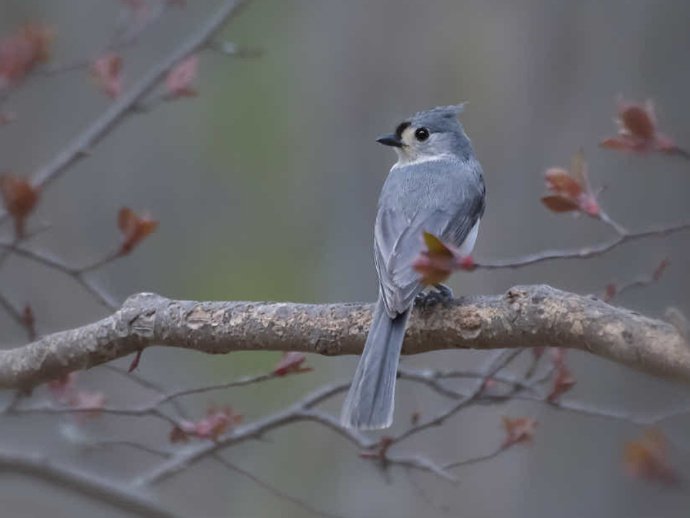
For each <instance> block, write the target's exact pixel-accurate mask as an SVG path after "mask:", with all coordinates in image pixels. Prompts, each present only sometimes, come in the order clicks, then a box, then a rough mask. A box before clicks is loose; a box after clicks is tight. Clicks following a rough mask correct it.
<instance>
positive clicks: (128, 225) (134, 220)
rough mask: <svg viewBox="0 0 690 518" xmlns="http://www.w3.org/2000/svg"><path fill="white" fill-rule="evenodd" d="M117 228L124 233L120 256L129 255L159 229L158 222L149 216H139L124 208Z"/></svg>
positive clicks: (119, 216)
mask: <svg viewBox="0 0 690 518" xmlns="http://www.w3.org/2000/svg"><path fill="white" fill-rule="evenodd" d="M117 226H118V227H119V229H120V232H122V237H123V240H122V244H121V245H120V255H127V254H129V253H130V252H131V251H132V250H134V248H135V247H136V246H137V245H138V244H139V243H141V241H143V240H144V239H146V238H147V237H148V236H149V235H151V234H152V233H153V232H155V230H156V229H157V228H158V221H156V220H154V219H152V218H151V217H149V216H139V215H138V214H136V213H135V212H134V211H133V210H132V209H129V208H127V207H123V208H122V209H120V212H119V213H118V215H117Z"/></svg>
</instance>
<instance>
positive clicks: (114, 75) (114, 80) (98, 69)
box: [91, 52, 122, 99]
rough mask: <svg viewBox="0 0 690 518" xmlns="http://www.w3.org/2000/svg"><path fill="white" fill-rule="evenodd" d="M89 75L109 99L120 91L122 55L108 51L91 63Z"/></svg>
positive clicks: (113, 97)
mask: <svg viewBox="0 0 690 518" xmlns="http://www.w3.org/2000/svg"><path fill="white" fill-rule="evenodd" d="M91 76H92V77H93V79H94V81H95V82H96V85H98V87H99V88H100V89H101V90H102V91H103V92H104V93H105V94H106V95H107V96H108V97H110V98H111V99H115V98H117V97H119V96H120V94H121V93H122V57H120V55H119V54H116V53H114V52H109V53H108V54H104V55H103V56H101V57H99V58H97V59H96V60H95V61H94V62H93V63H91Z"/></svg>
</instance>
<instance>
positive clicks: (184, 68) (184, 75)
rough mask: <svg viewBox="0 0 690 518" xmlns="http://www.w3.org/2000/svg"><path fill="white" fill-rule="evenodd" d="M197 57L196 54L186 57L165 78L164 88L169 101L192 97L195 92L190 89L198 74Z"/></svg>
mask: <svg viewBox="0 0 690 518" xmlns="http://www.w3.org/2000/svg"><path fill="white" fill-rule="evenodd" d="M198 66H199V57H198V56H197V55H196V54H192V55H191V56H188V57H186V58H185V59H183V60H182V61H180V62H179V63H178V64H177V65H175V66H174V67H173V68H172V70H170V72H168V75H167V77H166V78H165V88H166V90H167V91H168V98H169V99H177V98H178V97H193V96H195V95H197V91H196V90H195V89H194V88H193V87H192V83H193V82H194V81H196V78H197V74H198Z"/></svg>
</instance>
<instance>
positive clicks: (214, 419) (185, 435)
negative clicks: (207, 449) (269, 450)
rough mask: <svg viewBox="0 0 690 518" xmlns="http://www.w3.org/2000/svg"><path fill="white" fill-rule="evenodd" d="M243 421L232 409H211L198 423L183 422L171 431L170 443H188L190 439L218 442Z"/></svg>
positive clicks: (227, 407)
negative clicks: (223, 435)
mask: <svg viewBox="0 0 690 518" xmlns="http://www.w3.org/2000/svg"><path fill="white" fill-rule="evenodd" d="M242 420H243V416H242V415H241V414H238V413H236V412H235V411H234V410H233V409H232V408H231V407H229V406H226V407H224V408H220V409H215V408H209V410H208V411H207V412H206V415H205V416H204V417H202V418H201V419H199V420H198V421H182V422H181V423H180V425H179V426H175V427H173V429H172V430H171V431H170V435H169V439H170V442H186V441H187V440H189V438H190V437H194V438H196V439H210V440H212V441H216V440H217V439H218V438H219V437H220V436H221V435H222V434H224V433H225V432H226V431H228V430H229V429H231V428H232V427H234V426H236V425H238V424H240V423H241V422H242Z"/></svg>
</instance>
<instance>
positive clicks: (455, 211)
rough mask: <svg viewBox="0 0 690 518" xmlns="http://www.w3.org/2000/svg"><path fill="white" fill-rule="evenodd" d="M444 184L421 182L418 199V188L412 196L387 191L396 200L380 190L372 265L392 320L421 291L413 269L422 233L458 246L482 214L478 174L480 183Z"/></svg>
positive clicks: (405, 191)
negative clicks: (427, 233) (430, 234)
mask: <svg viewBox="0 0 690 518" xmlns="http://www.w3.org/2000/svg"><path fill="white" fill-rule="evenodd" d="M397 173H398V172H396V174H397ZM416 174H418V173H416ZM410 178H411V179H412V181H413V182H418V179H416V178H413V177H410ZM402 180H403V181H405V180H406V179H405V178H404V177H403V178H402ZM444 180H445V181H443V182H441V183H440V184H439V185H435V182H434V181H433V178H432V181H431V182H429V181H428V178H427V179H425V182H424V183H423V184H422V187H421V189H422V190H423V192H422V193H421V194H422V195H421V196H420V192H419V191H420V189H416V191H417V192H415V189H410V188H409V186H408V187H407V188H403V189H402V190H401V189H397V190H400V191H401V192H400V194H398V193H396V192H395V191H396V189H395V188H394V189H389V190H392V191H393V194H395V196H393V195H390V196H387V194H388V193H386V192H385V191H386V186H384V192H382V197H381V200H380V205H379V212H378V214H377V216H376V225H375V229H374V262H375V264H376V270H377V272H378V276H379V286H380V291H381V296H382V298H383V301H384V304H385V307H386V312H387V313H388V314H389V316H391V317H394V316H396V315H397V314H399V313H402V312H403V311H405V310H407V309H408V308H409V307H410V306H411V305H412V304H413V302H414V298H415V296H416V295H417V294H418V293H419V292H420V291H421V290H422V289H423V288H424V286H423V285H421V284H420V282H419V274H418V273H417V272H416V271H414V269H413V268H412V264H413V262H414V260H415V259H416V258H417V257H418V256H419V254H420V252H421V251H422V250H424V249H425V246H424V240H423V233H424V231H426V232H430V233H432V234H434V235H436V236H438V237H440V238H441V239H443V240H444V241H446V242H449V243H451V244H453V245H455V246H460V245H461V244H462V243H463V242H464V241H465V238H466V237H467V235H468V234H469V232H470V230H471V229H472V227H473V226H474V225H475V223H476V222H477V220H478V219H479V218H480V217H481V215H482V213H483V210H484V185H483V182H482V181H481V173H479V181H475V182H466V181H463V182H459V183H458V185H456V186H453V185H452V184H450V185H448V181H449V180H452V178H450V179H449V178H445V179H444ZM465 180H466V179H465ZM387 183H388V182H387ZM397 187H400V186H397ZM448 187H450V188H448ZM453 187H455V188H453ZM435 190H438V192H434V191H435ZM414 204H417V205H418V206H417V207H414V206H413V205H414Z"/></svg>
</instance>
